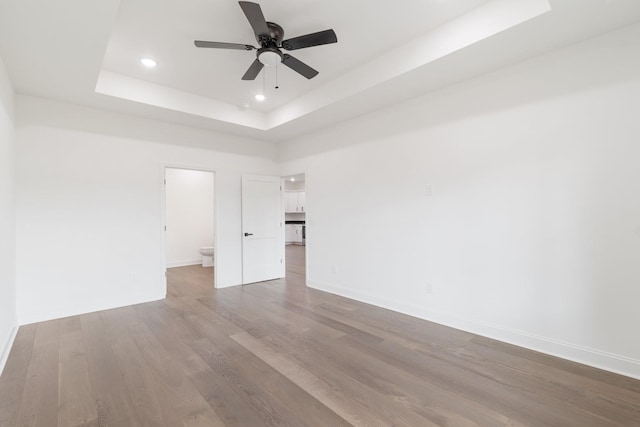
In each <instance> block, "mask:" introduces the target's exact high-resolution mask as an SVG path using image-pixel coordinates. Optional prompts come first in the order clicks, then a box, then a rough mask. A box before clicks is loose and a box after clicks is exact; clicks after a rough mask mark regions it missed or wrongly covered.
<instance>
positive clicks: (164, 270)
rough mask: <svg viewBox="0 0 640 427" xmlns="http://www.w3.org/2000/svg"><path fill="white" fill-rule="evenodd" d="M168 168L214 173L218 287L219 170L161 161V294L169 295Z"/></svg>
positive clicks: (215, 282)
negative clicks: (167, 233)
mask: <svg viewBox="0 0 640 427" xmlns="http://www.w3.org/2000/svg"><path fill="white" fill-rule="evenodd" d="M167 169H184V170H192V171H199V172H211V173H213V233H214V240H213V247H214V248H215V252H214V258H213V259H214V268H213V288H218V268H217V261H218V260H219V259H220V258H219V257H218V248H219V247H220V245H218V239H219V233H218V211H219V207H218V179H217V170H216V169H213V168H210V167H207V166H200V165H185V164H179V163H161V164H160V251H161V256H162V258H161V259H162V271H161V277H162V279H161V280H160V286H161V294H162V295H164V296H165V297H166V296H167V235H166V229H165V227H166V225H167V187H166V181H165V179H166V176H167Z"/></svg>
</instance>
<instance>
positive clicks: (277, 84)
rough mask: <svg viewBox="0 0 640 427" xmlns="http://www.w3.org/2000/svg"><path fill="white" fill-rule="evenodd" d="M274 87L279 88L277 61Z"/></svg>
mask: <svg viewBox="0 0 640 427" xmlns="http://www.w3.org/2000/svg"><path fill="white" fill-rule="evenodd" d="M276 89H280V86H278V63H277V62H276Z"/></svg>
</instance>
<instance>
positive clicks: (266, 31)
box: [194, 1, 338, 80]
mask: <svg viewBox="0 0 640 427" xmlns="http://www.w3.org/2000/svg"><path fill="white" fill-rule="evenodd" d="M238 3H239V4H240V7H241V8H242V11H243V12H244V14H245V16H246V17H247V20H248V21H249V24H251V28H253V32H254V34H255V36H256V41H257V42H258V44H259V45H260V47H257V48H256V47H255V46H252V45H249V44H240V43H224V42H209V41H202V40H196V41H195V42H194V44H195V45H196V47H199V48H214V49H232V50H256V59H255V60H254V61H253V63H252V64H251V65H250V66H249V69H248V70H247V72H246V73H245V74H244V75H243V76H242V80H255V78H256V77H257V76H258V74H259V73H260V71H262V68H263V67H264V66H265V65H266V66H268V67H274V66H276V65H277V64H278V63H282V64H284V65H286V66H287V67H289V68H291V69H292V70H293V71H295V72H297V73H298V74H300V75H302V76H304V77H306V78H307V79H312V78H314V77H315V76H317V75H318V71H316V70H314V69H313V68H311V67H310V66H308V65H307V64H305V63H304V62H302V61H300V60H299V59H296V58H294V57H293V56H291V55H289V54H287V53H283V52H282V49H284V50H297V49H304V48H307V47H312V46H320V45H325V44H331V43H336V42H337V41H338V38H337V37H336V33H335V32H334V31H333V30H325V31H319V32H317V33H311V34H306V35H304V36H299V37H294V38H292V39H288V40H283V39H284V30H283V29H282V27H281V26H280V25H278V24H276V23H273V22H267V21H266V20H265V19H264V15H263V13H262V9H261V8H260V5H259V4H258V3H252V2H248V1H240V2H238Z"/></svg>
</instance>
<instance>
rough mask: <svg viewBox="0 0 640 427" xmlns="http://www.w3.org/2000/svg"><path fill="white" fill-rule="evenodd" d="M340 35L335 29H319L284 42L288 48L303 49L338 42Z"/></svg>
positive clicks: (284, 45) (284, 46)
mask: <svg viewBox="0 0 640 427" xmlns="http://www.w3.org/2000/svg"><path fill="white" fill-rule="evenodd" d="M337 42H338V37H337V36H336V33H335V32H334V31H333V30H324V31H318V32H317V33H311V34H307V35H304V36H300V37H294V38H292V39H289V40H285V41H283V42H282V47H283V48H284V49H286V50H296V49H303V48H305V47H311V46H320V45H323V44H330V43H337Z"/></svg>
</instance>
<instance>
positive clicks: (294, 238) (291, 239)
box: [284, 224, 302, 243]
mask: <svg viewBox="0 0 640 427" xmlns="http://www.w3.org/2000/svg"><path fill="white" fill-rule="evenodd" d="M284 241H285V243H302V225H298V224H286V225H285V226H284Z"/></svg>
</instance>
